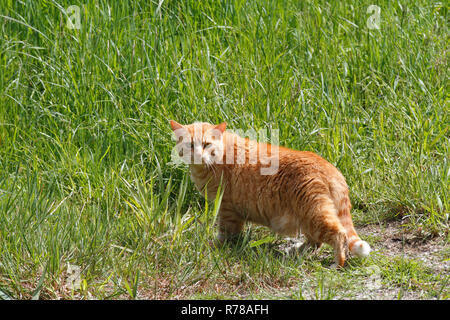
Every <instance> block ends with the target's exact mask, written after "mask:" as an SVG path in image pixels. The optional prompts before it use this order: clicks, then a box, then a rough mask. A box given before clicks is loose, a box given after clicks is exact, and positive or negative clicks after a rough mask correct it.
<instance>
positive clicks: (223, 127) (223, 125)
mask: <svg viewBox="0 0 450 320" xmlns="http://www.w3.org/2000/svg"><path fill="white" fill-rule="evenodd" d="M226 128H227V123H226V122H222V123H221V124H218V125H217V126H215V127H214V129H215V130H219V131H220V132H221V133H224V131H225V129H226Z"/></svg>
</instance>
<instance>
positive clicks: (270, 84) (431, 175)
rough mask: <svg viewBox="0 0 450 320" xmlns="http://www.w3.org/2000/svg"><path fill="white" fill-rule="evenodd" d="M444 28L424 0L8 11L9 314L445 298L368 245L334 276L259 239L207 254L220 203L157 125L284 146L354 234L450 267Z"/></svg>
mask: <svg viewBox="0 0 450 320" xmlns="http://www.w3.org/2000/svg"><path fill="white" fill-rule="evenodd" d="M372 4H376V5H377V6H378V7H379V8H380V11H379V17H380V19H379V29H377V28H373V25H372V27H370V22H371V21H372V20H370V19H372V17H373V15H374V14H375V15H376V12H375V13H374V11H369V12H368V7H369V6H370V5H372ZM72 5H75V6H77V7H75V10H69V11H66V9H67V8H69V7H70V6H72ZM72 8H74V7H72ZM76 8H78V9H79V10H78V11H77V10H76ZM77 13H79V15H78V16H77ZM448 19H449V15H448V7H446V6H445V2H438V1H425V0H419V1H407V0H402V1H387V0H380V1H376V3H374V2H373V1H370V0H369V1H366V0H364V1H354V2H353V1H348V2H346V1H330V2H328V1H319V0H317V1H287V0H284V1H275V0H272V1H270V0H264V1H242V0H230V1H212V0H211V1H209V0H208V1H197V0H188V1H156V0H142V1H140V0H136V1H104V0H97V1H94V0H87V1H82V2H78V1H75V0H73V1H61V0H40V1H32V0H22V1H16V0H1V1H0V299H2V298H3V299H60V298H62V299H92V298H93V299H180V298H181V299H191V298H196V299H222V298H231V299H260V298H269V299H344V298H345V299H356V298H370V299H376V298H380V297H384V298H389V299H397V298H420V299H422V298H423V299H436V298H437V299H448V298H449V297H450V292H449V289H448V287H449V270H448V268H441V269H439V270H440V271H436V269H434V268H433V266H430V265H427V264H425V263H423V262H422V261H421V260H420V259H416V258H414V257H412V258H411V257H406V256H404V255H391V254H389V252H388V251H383V250H381V249H379V248H378V247H377V244H378V243H379V241H380V240H381V239H380V238H379V237H377V236H370V234H369V235H368V236H366V237H365V236H364V234H362V238H363V239H365V240H367V241H368V242H369V243H370V245H371V246H372V247H373V248H374V249H375V251H374V252H373V253H372V254H371V256H370V257H368V258H367V259H357V258H352V259H350V260H349V261H348V265H347V266H346V268H344V269H343V270H334V269H330V268H329V266H330V264H331V263H332V254H331V248H330V247H328V246H324V247H323V248H322V249H321V251H320V253H319V254H318V255H306V256H302V257H285V256H283V255H280V254H279V249H278V248H279V247H280V246H283V245H284V244H285V241H286V240H284V239H283V238H281V237H279V236H277V235H275V234H273V233H271V232H270V231H269V230H268V229H267V228H263V227H259V226H248V227H247V228H246V230H245V233H244V235H243V239H242V241H240V242H239V243H237V244H234V245H230V246H226V247H224V248H219V249H212V248H210V247H209V244H208V241H209V240H211V239H213V238H214V236H215V233H216V230H215V226H214V221H215V214H216V212H217V210H218V207H219V200H220V199H215V200H214V199H213V200H214V201H211V202H209V203H208V202H205V200H204V199H203V198H202V197H201V196H200V195H199V194H198V193H197V192H196V191H195V190H194V186H193V184H192V182H191V181H190V180H189V174H188V168H187V167H186V166H176V165H173V164H172V163H171V152H172V148H173V145H174V142H173V140H172V132H171V130H170V126H169V123H168V120H170V119H175V120H177V121H178V122H180V123H189V122H193V121H208V122H215V123H219V122H222V121H227V122H228V127H229V128H231V129H243V130H248V129H250V128H254V129H256V130H258V129H267V130H270V129H277V130H279V134H280V144H281V145H284V146H287V147H289V148H293V149H298V150H310V151H314V152H316V153H318V154H320V155H321V156H323V157H324V158H326V159H327V160H329V161H330V162H331V163H333V164H335V165H336V166H337V167H338V168H339V169H340V170H341V171H342V173H343V174H344V176H345V177H346V179H347V182H348V184H349V187H350V190H351V200H352V204H353V207H354V209H353V211H352V214H353V217H354V222H355V225H356V227H357V230H358V229H359V228H362V227H366V226H371V225H373V226H374V227H377V228H378V227H380V228H381V227H383V226H385V225H387V224H389V223H398V224H401V230H400V231H399V232H404V233H405V234H413V235H414V236H415V237H416V238H418V239H420V240H421V241H423V242H425V241H431V240H433V241H437V243H438V244H439V245H440V248H443V249H439V251H438V252H436V255H437V257H438V258H437V260H436V261H437V262H436V263H437V264H444V263H448V261H449V258H450V250H449V245H448V241H449V233H448V230H449V212H450V201H449V177H450V163H449V162H450V157H449V154H450V150H449V147H450V143H449V138H450V132H449V124H450V119H449V114H450V112H449V111H450V108H449V90H448V89H449V86H448V77H449V73H448V70H449V54H450V53H449V39H450V38H449V32H448ZM368 20H369V26H368ZM68 21H69V22H68ZM70 22H72V25H71V23H70ZM78 22H79V24H77V23H78ZM74 26H75V27H79V28H73V27H74ZM430 239H431V240H430ZM377 248H378V249H377ZM447 265H448V264H447ZM74 270H75V271H74ZM374 270H375V271H374ZM372 282H374V283H375V285H373V286H372V287H371V286H368V283H372Z"/></svg>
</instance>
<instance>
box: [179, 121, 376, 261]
mask: <svg viewBox="0 0 450 320" xmlns="http://www.w3.org/2000/svg"><path fill="white" fill-rule="evenodd" d="M170 124H171V127H172V130H173V131H174V132H175V136H176V138H177V149H178V151H179V155H180V156H182V157H183V159H185V160H186V161H187V162H188V163H189V167H190V172H191V178H192V180H193V182H194V183H195V185H196V187H197V188H198V190H199V191H200V192H202V193H204V192H205V191H206V192H207V196H208V198H209V199H214V197H215V195H216V192H217V189H218V187H219V185H220V184H222V188H223V197H222V203H221V206H220V209H219V213H218V220H217V221H218V226H219V233H218V237H217V239H218V240H219V241H221V242H223V241H224V240H226V239H227V238H230V237H233V236H235V235H237V234H239V232H240V231H241V230H242V228H243V226H244V223H245V222H246V221H250V222H253V223H257V224H261V225H265V226H267V227H269V228H271V229H272V230H273V231H275V232H277V233H280V234H283V235H289V236H298V235H299V233H300V232H301V233H302V234H303V235H304V236H305V237H306V239H307V240H306V242H305V243H304V244H303V245H302V250H304V249H306V248H309V247H312V248H319V247H320V246H321V244H322V243H328V244H330V245H331V246H332V247H333V248H334V257H335V264H336V266H343V265H344V263H345V259H346V256H347V252H348V249H349V250H350V252H351V253H353V254H355V255H357V256H367V255H368V254H369V253H370V246H369V244H368V243H367V242H365V241H362V240H361V239H360V238H359V236H358V235H357V233H356V231H355V229H354V227H353V222H352V218H351V215H350V208H351V204H350V199H349V194H348V187H347V184H346V182H345V178H344V176H343V175H342V174H341V173H340V172H339V170H338V169H336V167H334V166H333V165H332V164H331V163H329V162H328V161H326V160H324V159H323V158H321V157H320V156H318V155H317V154H315V153H313V152H306V151H296V150H291V149H288V148H283V147H278V146H275V145H270V144H266V143H258V142H256V141H254V140H250V139H247V138H242V137H240V136H238V135H236V134H234V133H231V132H229V131H226V130H225V129H226V123H221V124H219V125H211V124H209V123H194V124H190V125H181V124H179V123H177V122H175V121H171V122H170ZM255 155H256V156H255ZM274 163H275V170H272V171H270V170H269V171H268V172H265V173H264V172H263V170H264V169H267V168H268V166H269V165H273V164H274ZM272 169H273V168H272Z"/></svg>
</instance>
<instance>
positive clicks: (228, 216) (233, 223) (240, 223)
mask: <svg viewBox="0 0 450 320" xmlns="http://www.w3.org/2000/svg"><path fill="white" fill-rule="evenodd" d="M217 224H218V227H219V228H218V229H219V231H218V234H217V238H216V242H218V243H219V244H223V243H224V242H225V241H228V240H233V239H236V238H237V237H238V236H239V235H240V233H241V231H242V229H243V227H244V220H243V219H242V218H241V217H240V215H239V213H237V212H235V211H234V210H232V209H231V208H229V207H227V206H226V205H225V206H224V205H223V204H222V206H221V208H220V209H219V214H218V216H217Z"/></svg>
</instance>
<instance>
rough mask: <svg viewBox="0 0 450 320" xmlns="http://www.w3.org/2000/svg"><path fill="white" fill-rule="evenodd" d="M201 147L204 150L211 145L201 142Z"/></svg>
mask: <svg viewBox="0 0 450 320" xmlns="http://www.w3.org/2000/svg"><path fill="white" fill-rule="evenodd" d="M202 146H203V149H206V148H208V147H209V146H211V143H209V142H203V144H202Z"/></svg>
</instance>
